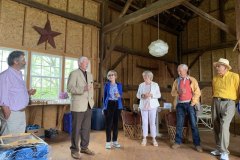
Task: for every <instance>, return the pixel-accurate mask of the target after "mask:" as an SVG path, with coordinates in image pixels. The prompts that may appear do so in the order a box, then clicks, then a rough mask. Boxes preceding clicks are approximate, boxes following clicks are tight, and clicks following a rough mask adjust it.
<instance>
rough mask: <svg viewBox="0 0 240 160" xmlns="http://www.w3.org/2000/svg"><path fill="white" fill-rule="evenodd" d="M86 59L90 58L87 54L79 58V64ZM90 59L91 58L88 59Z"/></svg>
mask: <svg viewBox="0 0 240 160" xmlns="http://www.w3.org/2000/svg"><path fill="white" fill-rule="evenodd" d="M84 60H88V58H87V57H85V56H81V57H80V58H79V59H78V64H81V63H82V62H83V61H84ZM88 61H89V60H88Z"/></svg>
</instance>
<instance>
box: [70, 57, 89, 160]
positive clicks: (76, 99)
mask: <svg viewBox="0 0 240 160" xmlns="http://www.w3.org/2000/svg"><path fill="white" fill-rule="evenodd" d="M88 64H89V61H88V58H87V57H80V58H79V60H78V65H79V69H76V70H74V71H72V72H71V73H70V75H69V78H68V84H67V90H68V92H70V93H71V107H70V110H71V113H72V136H71V143H72V144H71V147H70V150H71V155H72V157H73V158H75V159H80V154H79V138H80V137H79V136H81V143H80V147H81V151H80V152H81V153H85V154H89V155H94V152H93V151H91V150H90V149H88V145H89V138H90V130H91V116H92V107H93V105H94V100H93V77H92V74H91V73H89V72H87V71H86V70H87V67H88Z"/></svg>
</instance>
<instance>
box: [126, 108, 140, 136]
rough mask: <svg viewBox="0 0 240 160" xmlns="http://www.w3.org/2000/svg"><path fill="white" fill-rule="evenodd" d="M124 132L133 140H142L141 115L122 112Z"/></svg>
mask: <svg viewBox="0 0 240 160" xmlns="http://www.w3.org/2000/svg"><path fill="white" fill-rule="evenodd" d="M122 120H123V131H124V135H125V136H126V137H129V138H131V139H141V138H142V126H141V115H140V114H139V113H133V112H127V111H122Z"/></svg>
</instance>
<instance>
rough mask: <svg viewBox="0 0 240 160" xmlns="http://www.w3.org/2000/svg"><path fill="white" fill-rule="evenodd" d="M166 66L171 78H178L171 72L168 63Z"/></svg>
mask: <svg viewBox="0 0 240 160" xmlns="http://www.w3.org/2000/svg"><path fill="white" fill-rule="evenodd" d="M165 65H166V67H167V71H168V73H169V74H170V76H171V78H174V79H175V78H176V77H177V75H175V74H174V72H173V71H172V70H171V68H170V67H169V66H168V64H167V63H165Z"/></svg>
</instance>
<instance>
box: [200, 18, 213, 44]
mask: <svg viewBox="0 0 240 160" xmlns="http://www.w3.org/2000/svg"><path fill="white" fill-rule="evenodd" d="M209 35H210V22H209V21H207V20H205V19H203V18H201V17H199V47H203V46H210V38H211V37H210V36H209Z"/></svg>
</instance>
